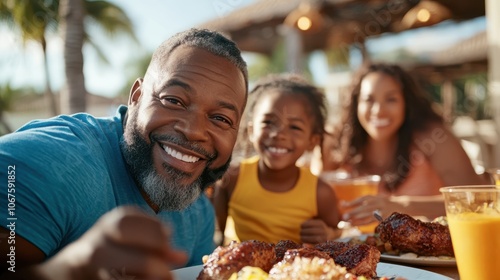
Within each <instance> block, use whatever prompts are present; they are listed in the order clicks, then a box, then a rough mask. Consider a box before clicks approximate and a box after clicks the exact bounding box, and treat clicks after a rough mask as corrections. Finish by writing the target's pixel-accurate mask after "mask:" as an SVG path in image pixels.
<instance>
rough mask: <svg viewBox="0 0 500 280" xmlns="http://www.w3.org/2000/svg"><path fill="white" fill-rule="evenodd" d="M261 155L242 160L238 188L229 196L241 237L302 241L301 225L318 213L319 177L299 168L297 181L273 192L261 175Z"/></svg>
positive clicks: (239, 237)
mask: <svg viewBox="0 0 500 280" xmlns="http://www.w3.org/2000/svg"><path fill="white" fill-rule="evenodd" d="M258 161H259V157H252V158H250V159H246V160H243V161H242V162H241V164H240V173H239V176H238V179H237V182H236V186H235V189H234V191H233V194H232V195H231V198H230V200H229V215H230V216H231V217H232V219H233V221H234V226H235V233H236V235H237V236H234V237H232V236H230V237H229V238H234V239H235V240H238V241H244V240H261V241H265V242H273V243H276V242H278V241H279V240H282V239H289V240H293V241H295V242H298V243H299V242H301V241H300V225H301V224H302V223H303V222H304V221H306V220H308V219H311V218H313V217H315V216H316V215H317V214H318V207H317V197H316V191H317V190H316V189H317V183H318V178H317V177H316V176H315V175H313V174H312V173H311V172H310V171H309V170H308V169H307V168H300V175H299V179H298V181H297V184H296V185H295V186H294V187H293V188H292V189H291V190H289V191H286V192H272V191H269V190H266V189H265V188H264V187H262V186H261V184H260V182H259V179H258Z"/></svg>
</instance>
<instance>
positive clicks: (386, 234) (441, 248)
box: [375, 212, 454, 257]
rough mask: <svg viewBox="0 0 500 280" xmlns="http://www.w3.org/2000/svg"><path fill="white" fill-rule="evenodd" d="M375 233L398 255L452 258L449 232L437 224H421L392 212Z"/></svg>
mask: <svg viewBox="0 0 500 280" xmlns="http://www.w3.org/2000/svg"><path fill="white" fill-rule="evenodd" d="M375 233H376V234H378V237H379V238H380V240H381V241H382V242H389V243H390V245H391V247H392V249H395V250H399V251H400V253H407V252H410V253H415V254H417V255H419V256H450V257H452V256H454V254H453V246H452V244H451V236H450V230H449V228H448V227H447V226H444V225H441V224H439V223H432V222H422V221H420V220H417V219H414V218H413V217H411V216H409V215H406V214H402V213H397V212H394V213H392V214H391V215H390V216H389V217H388V218H387V219H385V220H383V221H381V222H380V224H379V225H378V226H377V227H376V228H375Z"/></svg>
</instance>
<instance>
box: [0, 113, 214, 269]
mask: <svg viewBox="0 0 500 280" xmlns="http://www.w3.org/2000/svg"><path fill="white" fill-rule="evenodd" d="M126 111H127V108H126V107H125V106H121V107H120V108H119V109H118V112H117V115H116V116H115V117H112V118H95V117H93V116H91V115H89V114H84V113H81V114H75V115H71V116H66V115H61V116H58V117H55V118H51V119H48V120H40V121H33V122H30V123H29V124H27V125H25V126H24V127H22V128H20V129H19V130H18V131H16V132H14V133H11V134H8V135H6V136H3V137H1V138H0V147H1V149H0V162H2V164H3V166H4V168H1V169H0V178H4V179H5V181H4V182H7V181H6V180H7V170H8V168H7V166H13V168H15V171H16V176H15V182H14V184H15V199H16V201H15V202H16V203H15V212H13V213H14V214H15V218H17V220H16V234H18V235H19V236H22V237H23V238H24V239H26V240H28V241H29V242H31V243H32V244H34V245H35V246H37V247H38V248H39V249H40V250H41V251H42V252H43V253H45V255H46V256H47V257H51V256H53V255H54V254H56V253H57V252H58V251H59V250H61V249H62V248H63V247H65V246H66V245H68V244H70V243H71V242H73V241H75V240H76V239H78V238H79V237H80V236H81V235H82V234H84V233H85V232H86V231H87V230H88V229H89V228H90V227H92V225H93V224H94V223H95V222H96V221H97V219H99V218H100V217H101V216H102V215H103V214H105V213H106V212H108V211H110V210H111V209H113V208H115V207H118V206H123V205H135V206H137V207H140V208H141V209H142V210H144V211H146V212H147V213H149V214H150V215H152V216H155V217H157V218H158V219H160V220H162V221H163V222H165V223H166V224H167V225H168V227H169V228H170V230H171V240H170V241H171V245H172V246H173V247H174V248H177V249H179V250H183V251H185V252H186V253H187V254H188V255H189V257H190V258H189V262H188V263H187V266H190V265H196V264H201V263H202V257H203V256H204V255H207V254H210V253H211V252H212V251H213V249H214V248H215V244H214V242H213V233H214V228H215V218H214V216H215V214H214V210H213V207H212V205H211V203H210V201H209V200H208V198H207V197H206V196H205V195H202V196H201V197H200V198H199V199H197V200H196V201H195V202H194V203H193V204H192V205H190V206H189V207H188V208H187V209H185V210H182V211H160V212H159V213H158V214H155V213H154V211H153V210H152V209H151V207H149V205H148V204H147V202H146V201H145V200H144V199H143V198H142V196H141V193H140V191H139V187H138V186H137V185H136V183H135V182H134V179H133V178H132V176H131V174H130V172H129V171H128V170H127V166H126V165H125V161H124V160H123V156H122V153H121V150H120V141H122V139H123V125H122V120H123V118H124V116H125V114H126ZM8 197H9V198H10V197H12V194H10V191H9V194H8V193H7V187H2V188H0V200H1V201H7V198H8ZM4 205H5V208H4V210H5V211H1V212H0V218H1V219H2V220H3V221H7V220H8V218H9V216H8V212H7V204H4V203H3V202H2V206H4ZM6 225H7V223H4V224H3V226H4V227H6Z"/></svg>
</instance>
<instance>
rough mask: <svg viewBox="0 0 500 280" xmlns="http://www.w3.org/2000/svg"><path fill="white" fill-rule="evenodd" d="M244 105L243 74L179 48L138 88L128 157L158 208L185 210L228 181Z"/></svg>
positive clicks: (192, 50)
mask: <svg viewBox="0 0 500 280" xmlns="http://www.w3.org/2000/svg"><path fill="white" fill-rule="evenodd" d="M245 102H246V88H245V80H244V77H243V74H242V73H241V71H239V69H238V68H237V67H236V66H234V65H233V64H232V63H231V62H229V61H228V60H227V59H225V58H222V57H219V56H216V55H214V54H212V53H210V52H208V51H206V50H203V49H200V48H195V47H188V46H179V47H178V48H176V49H175V50H174V51H172V52H171V53H170V55H168V57H167V58H165V59H164V60H163V61H161V62H160V61H156V62H153V64H152V66H150V68H149V69H148V72H147V74H146V77H145V79H144V81H141V80H138V81H136V83H135V84H134V86H133V87H132V90H131V95H130V100H129V104H128V105H129V109H128V110H129V111H128V119H127V123H126V125H125V133H124V142H123V145H122V150H123V153H124V157H125V159H126V161H127V163H128V165H129V167H130V168H131V170H132V173H133V174H134V177H135V179H136V181H137V182H138V183H139V185H140V186H141V187H142V188H143V190H144V191H145V192H146V193H147V195H148V196H149V197H150V198H151V200H152V202H153V203H154V204H156V205H157V206H159V207H160V209H167V210H176V209H182V208H184V207H185V206H187V205H189V204H190V203H191V202H192V201H194V200H195V199H196V198H197V197H198V195H199V193H200V192H201V191H202V190H203V189H204V188H205V187H206V186H208V185H209V184H211V183H213V182H215V180H217V179H218V178H219V177H220V176H221V175H222V174H223V172H224V171H225V170H226V168H227V166H228V164H229V161H230V158H231V154H232V150H233V147H234V144H235V141H236V137H237V132H238V128H239V124H240V120H241V115H242V113H243V110H244V107H245ZM179 200H182V201H179Z"/></svg>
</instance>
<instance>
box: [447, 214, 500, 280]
mask: <svg viewBox="0 0 500 280" xmlns="http://www.w3.org/2000/svg"><path fill="white" fill-rule="evenodd" d="M448 225H449V227H450V233H451V240H452V243H453V250H454V252H455V258H456V259H457V266H458V272H459V274H460V279H462V280H468V279H498V278H499V277H500V258H499V254H500V213H498V212H497V213H496V214H485V213H459V214H454V215H448Z"/></svg>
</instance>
